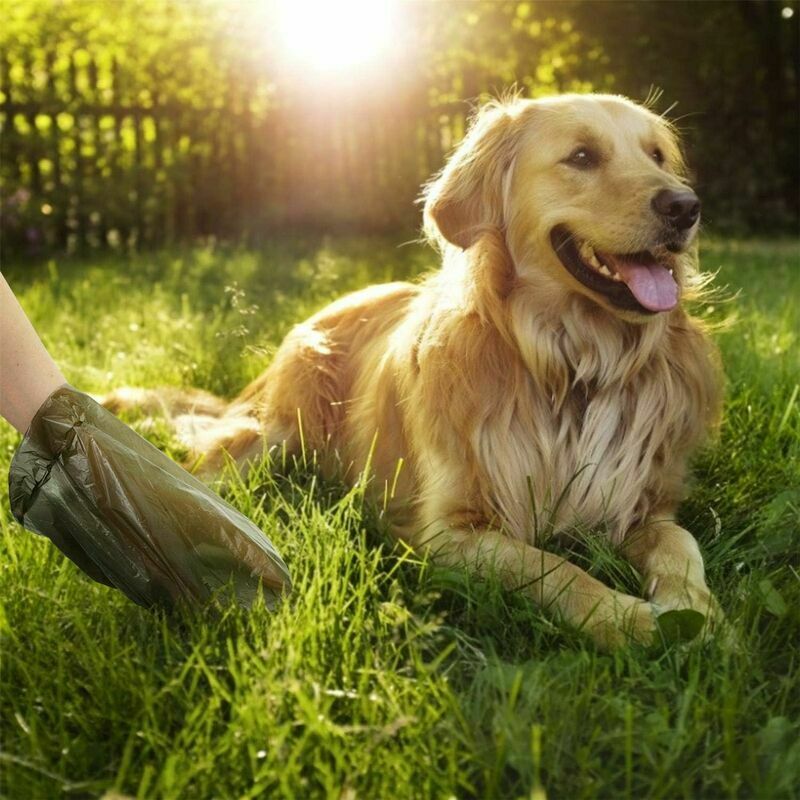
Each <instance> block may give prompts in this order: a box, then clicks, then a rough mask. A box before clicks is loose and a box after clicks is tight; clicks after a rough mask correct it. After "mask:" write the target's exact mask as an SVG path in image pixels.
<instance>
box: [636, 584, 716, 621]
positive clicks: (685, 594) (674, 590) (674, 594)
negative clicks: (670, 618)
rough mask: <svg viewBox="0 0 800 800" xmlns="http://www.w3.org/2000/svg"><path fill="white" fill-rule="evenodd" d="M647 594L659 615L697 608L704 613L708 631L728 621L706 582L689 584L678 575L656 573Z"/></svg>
mask: <svg viewBox="0 0 800 800" xmlns="http://www.w3.org/2000/svg"><path fill="white" fill-rule="evenodd" d="M645 596H646V597H647V599H648V600H650V602H651V603H652V604H653V606H654V608H655V611H656V615H657V616H658V617H660V616H662V615H664V614H666V613H667V612H673V611H675V612H677V611H694V612H696V613H698V614H700V615H702V618H703V623H702V626H701V627H702V628H703V629H704V630H705V632H706V633H713V632H715V631H717V630H719V629H720V628H721V627H722V626H723V625H724V623H725V615H724V614H723V612H722V609H721V608H720V606H719V603H717V601H716V599H715V598H714V595H712V594H711V592H710V591H709V588H708V587H707V586H706V585H705V583H701V584H697V583H689V582H688V581H687V580H686V579H685V578H684V577H682V576H677V575H657V576H655V577H654V578H652V579H651V580H650V582H649V584H648V586H647V591H646V594H645ZM675 619H676V620H677V617H675ZM686 622H687V624H688V616H687V618H686Z"/></svg>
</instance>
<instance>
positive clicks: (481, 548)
mask: <svg viewBox="0 0 800 800" xmlns="http://www.w3.org/2000/svg"><path fill="white" fill-rule="evenodd" d="M433 530H436V533H431V531H433ZM415 544H416V545H417V546H418V547H420V548H421V549H423V550H424V551H426V552H427V553H429V554H430V556H431V558H432V560H433V561H434V562H435V563H438V564H442V565H446V566H451V567H457V568H463V569H466V570H468V571H469V572H471V573H472V574H475V575H477V576H479V577H482V578H486V577H491V576H496V577H497V578H499V580H500V581H501V582H502V584H503V585H504V586H505V587H506V588H508V589H510V590H519V591H524V592H525V593H526V594H527V595H528V596H529V597H531V598H532V599H533V600H534V601H535V602H536V603H538V604H539V605H541V606H542V607H543V608H545V609H548V610H552V611H553V612H555V613H556V614H557V615H558V616H560V617H561V618H562V619H563V620H564V621H566V622H567V623H568V624H570V625H572V626H574V627H576V628H579V629H582V630H585V631H586V632H588V633H589V634H590V635H591V637H592V638H593V639H594V641H595V642H596V643H597V644H598V645H599V646H600V647H603V648H607V649H609V648H612V647H616V646H619V645H622V644H624V643H626V642H628V641H631V640H632V641H635V642H639V643H643V644H649V643H651V642H652V641H653V638H654V631H655V620H654V617H653V611H652V606H651V605H650V604H649V603H647V602H644V601H642V600H641V599H639V598H637V597H631V596H630V595H626V594H622V593H620V592H615V591H613V590H612V589H609V588H608V587H607V586H605V585H604V584H603V583H601V582H600V581H598V580H596V579H595V578H593V577H592V576H591V575H589V574H588V573H586V572H584V571H583V570H582V569H580V568H579V567H577V566H575V565H574V564H571V563H570V562H569V561H566V560H565V559H563V558H560V557H558V556H556V555H554V554H552V553H548V552H546V551H544V550H539V549H538V548H536V547H531V546H530V545H527V544H525V543H524V542H520V541H517V540H514V539H511V538H509V537H508V536H505V535H504V534H502V533H500V532H499V531H493V530H485V529H477V530H473V529H469V528H458V527H442V526H441V525H439V526H429V527H428V528H427V532H426V534H425V536H424V537H419V538H417V541H416V542H415Z"/></svg>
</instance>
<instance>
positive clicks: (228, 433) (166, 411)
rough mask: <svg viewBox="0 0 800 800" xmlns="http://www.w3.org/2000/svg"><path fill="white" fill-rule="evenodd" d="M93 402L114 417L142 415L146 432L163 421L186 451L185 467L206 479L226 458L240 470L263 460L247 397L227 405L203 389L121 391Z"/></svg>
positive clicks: (258, 429) (257, 424)
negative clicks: (157, 422) (259, 459)
mask: <svg viewBox="0 0 800 800" xmlns="http://www.w3.org/2000/svg"><path fill="white" fill-rule="evenodd" d="M95 400H97V402H98V403H100V405H102V406H103V407H104V408H107V409H108V410H109V411H111V412H112V413H114V414H120V413H123V412H135V413H137V414H141V415H142V416H143V417H144V418H145V422H144V423H143V425H144V427H145V428H146V427H147V425H148V424H150V425H152V424H153V422H154V421H155V420H156V419H163V420H165V421H166V422H167V423H168V424H169V425H170V426H171V427H172V428H173V430H174V432H175V435H176V437H177V439H178V441H180V443H181V444H182V445H184V446H185V447H186V448H187V450H188V451H189V452H188V456H187V458H186V459H185V460H184V466H186V467H187V468H192V469H195V470H197V471H198V472H200V473H201V474H203V475H206V476H211V475H216V474H218V473H219V472H220V471H221V470H222V467H223V466H224V465H225V461H226V454H227V456H229V457H230V458H232V459H233V460H234V461H235V462H236V463H237V464H238V465H239V467H240V468H244V467H245V466H246V464H247V463H248V462H251V461H253V460H255V459H256V458H258V457H259V456H260V455H262V450H263V444H262V442H263V441H264V437H263V431H262V425H261V423H260V421H259V418H258V416H257V414H256V406H255V404H254V403H253V402H251V400H250V399H249V398H246V397H240V398H237V399H236V400H235V401H234V402H232V403H229V402H228V401H226V400H223V399H222V398H221V397H217V396H215V395H213V394H211V393H210V392H205V391H202V390H201V389H175V388H162V389H138V388H132V387H124V388H121V389H116V390H114V391H112V392H109V393H108V394H106V395H101V396H95Z"/></svg>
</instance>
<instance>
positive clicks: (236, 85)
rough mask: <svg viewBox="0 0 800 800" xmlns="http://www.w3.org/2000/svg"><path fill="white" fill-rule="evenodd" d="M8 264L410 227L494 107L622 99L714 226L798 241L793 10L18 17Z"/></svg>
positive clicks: (227, 7)
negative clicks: (674, 129)
mask: <svg viewBox="0 0 800 800" xmlns="http://www.w3.org/2000/svg"><path fill="white" fill-rule="evenodd" d="M3 15H4V20H3V24H2V27H0V68H1V70H0V71H1V73H2V74H1V75H0V126H2V127H1V129H0V148H1V149H0V178H1V179H2V186H1V188H0V199H2V217H1V218H0V220H1V221H0V226H1V227H0V235H1V236H2V247H3V249H4V251H5V252H12V251H19V250H27V251H30V250H43V249H51V248H54V247H55V248H59V249H61V248H67V249H77V248H83V247H131V246H158V245H161V244H168V243H171V242H175V241H183V240H191V239H195V238H197V237H210V236H211V237H215V238H218V239H224V240H231V241H244V242H248V243H257V242H259V241H261V240H263V238H264V237H265V236H267V235H269V234H270V233H271V232H273V231H274V230H275V229H284V228H287V227H291V228H298V229H301V230H307V229H322V230H329V231H333V230H340V229H349V230H357V231H380V230H388V229H391V230H413V228H414V226H415V225H416V224H417V221H418V213H419V212H418V209H417V208H416V207H415V205H414V200H415V198H416V197H417V195H418V192H419V187H420V184H421V183H422V182H423V181H424V180H426V179H427V178H428V177H429V176H430V175H431V174H432V173H434V172H435V171H436V170H437V169H439V168H440V167H441V165H442V163H443V161H444V158H445V156H446V154H447V153H448V152H449V151H450V149H451V148H452V147H453V145H454V144H456V143H457V141H458V140H459V138H460V137H461V136H462V135H463V133H464V129H465V125H466V124H467V120H468V118H469V114H470V111H471V109H472V108H474V106H475V104H476V103H477V102H479V101H480V100H481V99H483V98H485V97H486V96H488V95H492V94H494V95H497V94H500V93H502V92H504V91H506V90H508V89H509V88H510V87H516V89H517V90H519V91H521V92H522V93H524V94H525V95H527V96H532V97H535V96H541V95H546V94H551V93H555V92H566V91H609V92H619V93H623V94H626V95H628V96H630V97H632V98H634V99H637V100H642V101H643V100H647V101H648V102H650V103H651V104H652V106H653V107H654V108H655V109H656V110H657V111H659V112H662V113H666V115H667V116H668V117H670V118H671V119H673V120H675V121H676V122H677V124H678V126H679V128H680V129H681V131H682V132H683V134H684V136H685V140H686V143H687V148H688V151H689V158H690V163H691V164H692V165H693V167H694V170H695V173H696V174H695V178H696V183H697V186H698V188H699V192H700V194H701V196H702V198H703V201H704V204H705V205H704V207H705V219H706V221H707V223H709V224H710V225H712V226H713V227H715V228H716V229H717V230H723V231H736V232H748V231H760V232H770V233H774V232H781V231H783V232H787V231H795V232H796V231H797V230H798V202H799V198H798V186H799V185H800V175H799V172H800V154H799V152H798V146H799V145H798V143H799V142H800V132H799V131H798V98H799V97H800V88H799V87H800V8H798V3H797V2H796V0H786V2H749V1H747V2H745V1H742V2H714V1H712V2H702V3H700V2H682V1H678V2H670V3H656V2H650V3H641V2H604V1H603V0H595V1H593V2H581V1H579V0H574V1H573V0H562V2H557V3H553V2H490V1H489V2H486V1H484V0H457V1H451V0H442V1H440V2H433V1H431V2H402V0H394V2H393V1H392V0H385V2H381V0H373V2H358V1H357V0H340V2H334V0H331V1H330V2H327V3H322V2H313V1H311V2H309V0H306V2H304V0H294V2H292V0H275V2H269V1H267V2H256V0H193V2H177V1H173V2H170V1H169V0H14V2H13V3H6V4H5V5H4V12H3Z"/></svg>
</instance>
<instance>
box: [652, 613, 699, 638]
mask: <svg viewBox="0 0 800 800" xmlns="http://www.w3.org/2000/svg"><path fill="white" fill-rule="evenodd" d="M705 622H706V618H705V615H703V614H701V613H700V612H699V611H693V610H692V609H690V608H683V609H675V610H673V611H665V612H664V613H663V614H660V615H659V616H658V617H656V623H657V624H658V630H659V632H660V633H661V636H662V638H663V640H664V642H665V644H677V643H678V642H690V641H691V640H692V639H694V638H695V637H696V636H697V635H698V634H699V633H700V631H701V630H702V629H703V625H705Z"/></svg>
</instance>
